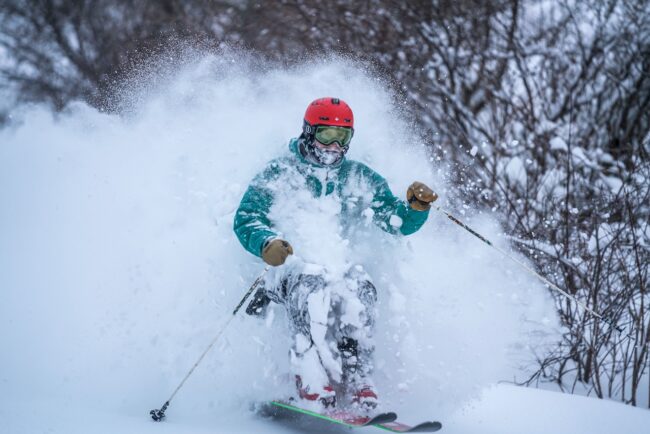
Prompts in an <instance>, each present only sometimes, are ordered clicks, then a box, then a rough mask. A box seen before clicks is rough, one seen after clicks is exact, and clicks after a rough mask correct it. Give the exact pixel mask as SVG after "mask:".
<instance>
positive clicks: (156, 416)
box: [149, 266, 269, 422]
mask: <svg viewBox="0 0 650 434" xmlns="http://www.w3.org/2000/svg"><path fill="white" fill-rule="evenodd" d="M267 271H269V267H268V266H267V267H266V268H264V271H262V273H261V274H260V275H259V276H258V277H257V279H255V281H254V282H253V284H252V285H251V287H250V288H249V289H248V291H246V294H244V297H243V298H242V299H241V301H240V302H239V304H238V305H237V307H235V309H234V310H233V312H232V315H231V316H230V318H228V321H226V323H225V324H224V325H223V327H221V329H220V330H219V332H218V333H217V334H216V335H215V337H214V338H213V339H212V341H211V342H210V345H208V347H207V348H206V349H205V351H203V354H201V356H200V357H199V358H198V360H197V361H196V363H194V365H193V366H192V368H191V369H190V370H189V371H188V373H187V374H186V375H185V377H184V378H183V380H181V382H180V383H179V384H178V386H177V387H176V389H175V390H174V392H173V393H172V394H171V396H170V397H169V399H168V400H167V401H165V403H164V404H163V406H162V407H161V408H160V409H154V410H151V411H150V412H149V414H150V415H151V418H152V419H153V420H155V421H156V422H158V421H161V420H163V419H164V418H165V410H167V407H169V403H170V402H171V401H172V399H174V396H176V394H177V393H178V391H179V390H181V387H183V385H184V384H185V382H186V381H187V379H188V378H190V375H192V373H193V372H194V370H195V369H196V367H197V366H199V364H200V363H201V361H202V360H203V358H204V357H205V356H206V354H208V353H209V352H210V350H211V349H212V347H213V346H214V344H215V343H217V341H218V340H219V338H220V337H221V335H222V334H223V332H224V331H226V329H227V328H228V326H229V325H230V323H231V322H232V320H233V319H234V318H235V316H236V315H237V312H239V309H241V307H242V306H243V305H244V302H246V299H247V298H248V297H250V295H251V294H252V293H253V291H254V290H255V288H257V287H258V285H259V284H260V282H261V281H262V280H263V279H264V276H265V275H266V272H267Z"/></svg>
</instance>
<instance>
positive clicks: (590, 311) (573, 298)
mask: <svg viewBox="0 0 650 434" xmlns="http://www.w3.org/2000/svg"><path fill="white" fill-rule="evenodd" d="M433 208H434V209H435V210H436V211H439V212H441V213H443V214H444V215H446V216H447V218H448V219H449V220H451V221H452V222H454V223H456V224H457V225H458V226H460V227H462V228H463V229H465V230H466V231H467V232H469V233H470V234H472V235H474V236H475V237H476V238H478V239H479V240H481V241H483V242H484V243H485V244H487V245H488V246H490V247H492V248H493V249H495V250H496V251H498V252H499V253H501V254H502V255H503V256H505V257H506V258H508V259H510V260H511V261H513V262H515V263H516V264H518V265H520V266H521V267H523V268H524V269H525V270H526V271H528V272H529V273H531V274H532V275H534V276H535V277H537V278H538V279H540V280H541V281H542V282H544V283H545V284H547V285H548V286H549V287H551V288H552V289H554V290H556V291H558V292H559V293H560V294H562V295H563V296H565V297H566V298H568V299H569V300H572V301H573V302H574V303H576V304H577V305H578V306H581V307H582V308H583V309H585V310H586V311H587V312H589V313H591V314H592V315H594V316H595V317H596V318H598V319H600V320H601V321H603V322H605V323H607V324H608V325H609V326H610V327H612V328H614V329H615V330H618V331H619V332H621V333H622V332H623V329H622V328H620V327H617V326H616V325H614V324H613V323H612V322H611V321H609V320H608V319H606V318H605V317H603V316H602V315H600V314H599V313H598V312H596V311H595V310H593V309H591V308H590V307H589V306H587V305H586V304H584V303H583V302H581V301H580V300H578V299H577V298H575V297H574V296H572V295H571V294H569V293H568V292H566V291H565V290H563V289H562V288H560V287H559V286H557V285H556V284H554V283H553V282H551V281H550V280H548V279H547V278H545V277H544V276H542V275H541V274H539V273H538V272H537V271H535V270H533V269H532V268H530V267H529V266H528V265H526V264H524V263H523V262H521V261H520V260H518V259H517V258H515V257H514V256H512V255H510V254H509V253H508V252H506V251H505V250H503V249H501V248H499V247H497V246H495V245H494V244H492V242H491V241H490V240H488V239H487V238H485V237H484V236H483V235H481V234H479V233H478V232H476V231H475V230H474V229H472V228H470V227H469V226H467V225H466V224H465V223H463V222H462V221H460V220H459V219H458V218H456V217H454V216H453V215H452V214H451V213H449V212H447V211H445V210H444V209H442V208H440V207H439V206H434V207H433Z"/></svg>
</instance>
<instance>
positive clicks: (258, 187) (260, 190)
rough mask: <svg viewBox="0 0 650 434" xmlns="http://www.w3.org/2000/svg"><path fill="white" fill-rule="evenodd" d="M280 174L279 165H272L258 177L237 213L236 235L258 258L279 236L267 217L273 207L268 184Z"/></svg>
mask: <svg viewBox="0 0 650 434" xmlns="http://www.w3.org/2000/svg"><path fill="white" fill-rule="evenodd" d="M278 172H279V171H278V169H277V165H273V164H271V165H269V167H267V168H266V169H265V170H264V172H262V173H260V174H259V175H257V176H256V177H255V179H253V182H251V184H250V185H249V186H248V189H247V190H246V193H244V196H243V197H242V200H241V202H240V204H239V208H238V209H237V212H236V213H235V221H234V224H233V229H234V231H235V234H236V235H237V238H238V239H239V242H240V243H241V244H242V246H244V248H245V249H246V250H248V251H249V252H251V253H252V254H253V255H255V256H257V257H261V256H262V247H263V246H264V243H265V241H266V240H268V239H269V238H274V237H276V236H277V234H276V232H274V231H273V229H272V225H271V222H270V220H269V218H268V216H267V215H268V213H269V209H271V205H273V192H272V191H271V189H269V188H268V182H269V181H271V180H272V179H274V178H277V176H278V175H279V173H278Z"/></svg>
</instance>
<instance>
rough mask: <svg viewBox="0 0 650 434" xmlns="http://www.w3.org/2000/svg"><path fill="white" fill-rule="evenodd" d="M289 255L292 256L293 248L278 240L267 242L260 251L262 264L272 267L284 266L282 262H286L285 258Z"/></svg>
mask: <svg viewBox="0 0 650 434" xmlns="http://www.w3.org/2000/svg"><path fill="white" fill-rule="evenodd" d="M289 255H293V247H291V244H289V243H288V242H286V241H285V240H282V239H280V238H276V239H274V240H271V241H269V242H267V243H266V245H265V246H264V248H263V249H262V259H263V260H264V262H266V263H267V264H269V265H273V266H274V267H277V266H278V265H282V264H284V261H286V260H287V256H289Z"/></svg>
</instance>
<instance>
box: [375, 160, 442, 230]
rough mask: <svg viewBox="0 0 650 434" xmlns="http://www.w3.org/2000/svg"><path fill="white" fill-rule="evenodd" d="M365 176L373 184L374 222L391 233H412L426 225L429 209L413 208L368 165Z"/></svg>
mask: <svg viewBox="0 0 650 434" xmlns="http://www.w3.org/2000/svg"><path fill="white" fill-rule="evenodd" d="M363 170H364V172H365V173H364V177H365V178H367V179H368V181H369V183H370V185H372V186H373V200H372V205H371V207H372V210H373V211H374V215H373V221H374V223H375V224H376V225H377V226H379V227H380V228H381V229H383V230H384V231H386V232H389V233H391V234H397V233H400V234H402V235H410V234H412V233H414V232H416V231H417V230H418V229H420V228H421V227H422V225H424V222H426V221H427V217H428V216H429V211H428V210H427V211H418V210H415V209H413V208H411V207H410V206H409V205H408V203H406V201H404V200H400V199H398V198H397V197H395V195H394V194H393V192H392V191H390V187H388V183H387V182H386V180H385V179H384V178H383V177H382V176H381V175H379V174H378V173H377V172H375V171H373V170H372V169H370V168H368V167H364V168H363Z"/></svg>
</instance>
